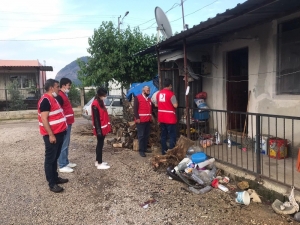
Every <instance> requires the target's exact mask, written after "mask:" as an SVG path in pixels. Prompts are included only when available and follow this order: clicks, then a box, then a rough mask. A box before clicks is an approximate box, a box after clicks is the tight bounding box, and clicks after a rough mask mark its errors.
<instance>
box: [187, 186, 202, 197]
mask: <svg viewBox="0 0 300 225" xmlns="http://www.w3.org/2000/svg"><path fill="white" fill-rule="evenodd" d="M189 190H190V191H191V192H193V193H195V194H197V195H198V194H200V190H199V189H196V188H194V187H189Z"/></svg>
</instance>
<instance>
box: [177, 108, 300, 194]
mask: <svg viewBox="0 0 300 225" xmlns="http://www.w3.org/2000/svg"><path fill="white" fill-rule="evenodd" d="M177 115H178V119H179V120H178V134H181V135H185V136H186V135H187V132H186V127H187V125H186V116H185V115H186V114H185V109H184V108H179V109H177ZM190 121H191V123H190V138H191V139H192V140H195V141H197V142H198V143H199V145H200V146H202V147H203V149H204V152H205V153H206V154H207V155H209V156H211V157H214V158H216V159H217V160H219V161H220V162H223V163H226V164H230V165H232V166H235V167H239V168H241V169H243V170H246V171H249V172H252V173H254V174H255V175H257V176H258V177H262V178H268V179H270V180H273V181H276V182H278V183H281V184H284V185H288V186H291V185H292V186H295V187H296V188H297V189H300V173H299V172H298V170H297V158H298V148H299V146H300V136H299V135H300V117H292V116H279V115H271V114H258V113H245V112H233V111H226V110H213V109H209V110H207V109H206V110H205V109H204V110H200V109H198V108H192V109H190ZM228 140H230V141H228ZM256 140H258V141H256ZM228 142H229V143H228Z"/></svg>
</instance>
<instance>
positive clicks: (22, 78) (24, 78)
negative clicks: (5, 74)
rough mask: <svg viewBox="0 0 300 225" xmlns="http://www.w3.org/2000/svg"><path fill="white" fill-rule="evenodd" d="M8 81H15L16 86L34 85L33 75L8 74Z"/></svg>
mask: <svg viewBox="0 0 300 225" xmlns="http://www.w3.org/2000/svg"><path fill="white" fill-rule="evenodd" d="M9 81H10V82H13V81H17V83H18V88H33V87H36V82H35V79H34V75H33V74H32V75H29V74H28V75H10V77H9Z"/></svg>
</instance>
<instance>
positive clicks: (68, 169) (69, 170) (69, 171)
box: [58, 166, 74, 173]
mask: <svg viewBox="0 0 300 225" xmlns="http://www.w3.org/2000/svg"><path fill="white" fill-rule="evenodd" d="M58 171H59V172H61V173H72V172H73V171H74V170H73V169H72V168H70V167H68V166H65V167H63V168H59V169H58Z"/></svg>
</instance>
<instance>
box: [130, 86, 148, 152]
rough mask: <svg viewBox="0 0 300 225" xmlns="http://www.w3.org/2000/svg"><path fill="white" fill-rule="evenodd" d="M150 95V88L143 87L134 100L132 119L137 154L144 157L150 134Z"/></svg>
mask: <svg viewBox="0 0 300 225" xmlns="http://www.w3.org/2000/svg"><path fill="white" fill-rule="evenodd" d="M149 95H150V88H149V87H148V86H145V87H143V90H142V94H140V95H138V96H136V97H135V98H134V118H135V123H136V128H137V134H138V139H139V153H140V156H142V157H146V154H145V153H149V152H150V151H148V150H147V145H148V139H149V134H150V123H151V121H152V114H151V113H152V105H151V104H152V103H151V99H150V98H148V97H149Z"/></svg>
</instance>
